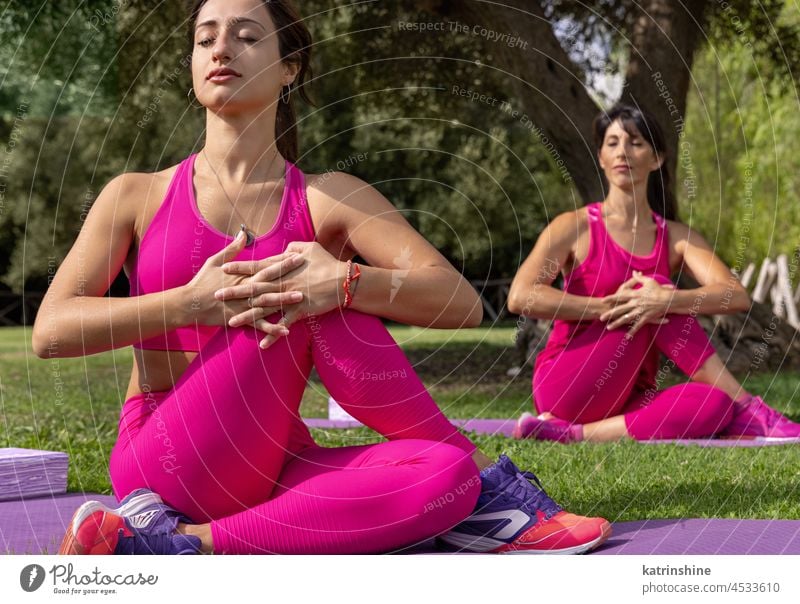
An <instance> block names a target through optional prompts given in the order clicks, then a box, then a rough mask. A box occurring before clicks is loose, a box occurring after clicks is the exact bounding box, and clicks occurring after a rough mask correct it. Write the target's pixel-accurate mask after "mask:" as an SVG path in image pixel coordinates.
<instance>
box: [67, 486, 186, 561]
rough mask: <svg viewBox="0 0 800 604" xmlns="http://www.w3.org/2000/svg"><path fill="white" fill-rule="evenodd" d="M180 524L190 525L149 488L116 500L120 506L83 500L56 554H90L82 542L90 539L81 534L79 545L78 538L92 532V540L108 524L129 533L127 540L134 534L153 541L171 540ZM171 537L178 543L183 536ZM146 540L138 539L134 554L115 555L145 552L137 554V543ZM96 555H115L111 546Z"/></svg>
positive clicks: (183, 539)
mask: <svg viewBox="0 0 800 604" xmlns="http://www.w3.org/2000/svg"><path fill="white" fill-rule="evenodd" d="M109 519H111V520H109ZM181 522H183V523H186V524H193V522H192V520H191V519H190V518H188V517H187V516H185V515H183V514H181V513H180V512H177V511H176V510H174V509H172V508H171V507H169V506H168V505H167V504H165V503H164V502H163V501H162V499H161V497H160V496H159V495H158V494H157V493H154V492H153V491H151V490H149V489H136V490H135V491H132V492H131V493H129V494H128V495H127V496H126V497H125V498H124V499H123V500H122V501H120V506H119V507H118V508H109V507H108V506H106V505H104V504H103V503H100V502H99V501H87V502H85V503H84V504H83V505H81V506H80V507H79V508H78V509H77V510H76V512H75V514H74V515H73V517H72V521H71V522H70V525H69V527H68V528H67V533H66V535H65V536H64V540H63V542H62V544H61V549H60V550H59V553H67V554H79V553H92V552H91V551H90V550H92V549H95V547H94V545H92V546H88V545H87V543H86V540H87V539H90V538H91V536H90V537H86V536H85V535H84V536H83V537H81V539H82V540H83V543H80V542H78V539H79V535H81V534H82V533H87V532H89V533H92V531H94V536H95V537H96V533H97V532H98V531H100V530H104V529H103V527H104V526H108V525H109V523H111V524H114V523H116V525H117V528H118V529H120V530H122V529H123V528H124V529H125V530H126V531H128V532H131V535H126V536H129V537H130V536H132V535H133V534H134V533H135V534H137V535H140V534H144V535H149V536H151V537H153V538H155V536H156V535H167V536H169V537H170V538H171V537H172V536H173V534H174V533H175V531H176V530H177V527H178V524H179V523H181ZM87 526H88V527H92V526H93V527H94V528H92V529H91V530H89V529H87V528H86V527H87ZM175 536H176V538H178V540H179V541H181V542H185V541H186V539H185V536H184V535H175ZM107 538H108V539H111V536H110V534H107V533H106V534H104V537H103V539H104V540H106V539H107ZM148 538H149V537H141V538H139V539H138V541H137V542H136V543H137V544H139V545H136V547H134V548H133V549H135V550H137V551H124V552H116V553H147V552H141V551H138V549H141V548H140V544H141V543H142V542H145V541H146V540H147V539H148ZM193 539H194V538H193ZM115 543H116V541H115ZM122 543H128V544H130V543H131V542H130V541H123V542H122ZM95 545H99V547H100V549H101V550H102V549H108V547H107V546H103V545H102V544H95ZM184 545H185V543H184ZM115 547H116V546H115ZM131 547H133V546H130V545H128V546H123V549H125V548H128V549H130V548H131ZM164 547H166V546H165V545H164V544H161V545H157V544H154V545H153V548H155V549H158V548H162V549H163V548H164ZM97 553H115V552H114V548H113V547H112V548H111V551H99V552H97ZM156 553H157V552H156ZM165 553H169V552H165ZM188 553H195V552H188Z"/></svg>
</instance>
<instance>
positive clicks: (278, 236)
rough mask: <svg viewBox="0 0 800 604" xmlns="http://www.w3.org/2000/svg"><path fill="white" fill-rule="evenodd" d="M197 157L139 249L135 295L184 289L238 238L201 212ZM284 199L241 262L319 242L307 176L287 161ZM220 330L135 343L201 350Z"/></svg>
mask: <svg viewBox="0 0 800 604" xmlns="http://www.w3.org/2000/svg"><path fill="white" fill-rule="evenodd" d="M196 157H197V154H196V153H194V154H192V155H190V156H189V157H187V158H186V159H184V160H183V161H182V162H181V163H180V164H179V165H178V169H177V170H176V171H175V174H174V175H173V177H172V181H171V182H170V184H169V189H168V190H167V194H166V196H165V197H164V201H163V202H162V203H161V207H159V208H158V210H157V211H156V214H155V216H154V217H153V220H152V221H151V223H150V225H149V226H148V227H147V231H146V232H145V233H144V235H143V236H142V240H141V242H140V244H139V251H138V254H137V259H136V264H135V265H134V267H133V270H132V272H131V275H130V295H131V296H141V295H144V294H150V293H153V292H159V291H164V290H167V289H171V288H174V287H179V286H181V285H185V284H186V283H188V282H189V281H191V280H192V278H193V277H194V276H195V275H196V274H197V272H198V271H199V270H200V268H201V267H202V266H203V263H204V262H205V261H206V259H208V257H209V256H211V255H213V254H215V253H217V252H218V251H219V250H221V249H222V248H224V247H225V246H227V245H228V244H229V243H230V242H231V241H233V237H231V236H230V235H227V234H226V233H223V232H221V231H219V230H217V229H216V228H214V227H213V226H212V225H211V224H210V223H209V222H207V221H206V220H205V218H203V216H202V215H201V214H200V211H199V210H198V208H197V202H196V199H195V194H194V186H193V184H192V175H193V173H194V161H195V158H196ZM285 174H286V177H285V183H284V191H283V198H282V199H281V202H280V208H279V209H278V216H277V218H276V220H275V224H274V225H273V226H272V228H271V229H270V230H269V231H268V232H267V233H265V234H264V235H262V236H260V237H257V238H256V240H255V241H254V242H253V243H252V244H251V245H250V246H249V247H246V248H244V249H243V250H242V251H241V252H240V253H239V255H238V256H237V257H236V259H237V260H256V259H261V258H267V257H269V256H274V255H276V254H280V253H282V252H283V251H284V250H285V249H286V246H287V245H289V243H291V242H292V241H314V239H315V232H314V226H313V224H312V222H311V216H310V214H309V211H308V201H307V199H306V185H305V175H304V174H303V172H302V171H301V170H300V169H299V168H298V167H297V166H296V165H294V164H293V163H292V162H290V161H288V160H287V161H286V172H285ZM219 327H220V326H215V325H197V324H195V325H189V326H185V327H179V328H177V329H173V330H172V331H168V332H166V333H164V334H162V335H158V336H155V337H152V338H147V339H145V340H142V341H140V342H136V343H135V344H133V347H134V348H141V349H147V350H184V351H194V352H197V351H199V350H200V349H201V348H202V347H203V346H204V345H205V344H206V342H207V341H208V340H209V339H210V338H211V336H213V335H214V333H215V332H216V331H217V330H218V329H219Z"/></svg>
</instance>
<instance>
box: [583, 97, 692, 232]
mask: <svg viewBox="0 0 800 604" xmlns="http://www.w3.org/2000/svg"><path fill="white" fill-rule="evenodd" d="M616 120H620V122H622V127H623V128H624V129H625V132H627V133H628V134H630V135H634V134H638V135H640V136H641V137H642V138H644V139H645V140H646V141H647V142H648V143H650V146H651V147H653V149H654V150H655V151H656V153H658V155H659V156H660V157H661V158H662V159H663V160H664V161H663V163H662V164H661V168H660V169H659V170H653V171H652V172H651V173H650V176H649V177H648V179H647V203H648V204H649V205H650V208H651V209H652V210H653V211H654V212H657V213H659V214H661V216H663V217H664V218H666V219H668V220H678V204H677V202H676V201H675V196H674V195H673V194H672V175H671V174H670V172H669V161H668V160H669V154H668V152H667V144H666V142H665V139H664V132H663V130H662V129H661V126H660V125H659V124H658V122H657V121H656V118H655V117H653V115H652V114H651V113H649V112H648V111H647V110H646V109H644V108H643V107H641V106H640V107H634V106H633V105H628V104H626V103H617V104H616V105H614V106H613V107H612V108H611V109H609V110H608V112H605V111H604V112H602V113H600V114H598V115H597V117H595V118H594V123H593V130H594V144H595V147H596V148H597V152H598V153H599V152H600V148H601V147H602V146H603V141H604V140H605V136H606V130H608V127H609V126H610V125H611V124H613V123H614V122H615V121H616ZM634 128H635V130H634ZM637 130H638V133H637V132H636V131H637Z"/></svg>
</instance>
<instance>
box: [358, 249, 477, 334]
mask: <svg viewBox="0 0 800 604" xmlns="http://www.w3.org/2000/svg"><path fill="white" fill-rule="evenodd" d="M359 267H360V269H361V277H360V278H359V279H358V282H357V284H356V290H355V293H354V295H353V303H352V305H351V308H353V309H354V310H358V311H360V312H364V313H368V314H373V315H377V316H380V317H384V318H386V319H391V320H392V321H397V322H399V323H406V324H408V325H418V326H421V327H434V328H443V329H444V328H458V327H475V326H477V325H479V324H480V322H481V319H482V317H483V307H482V305H481V301H480V298H479V297H478V294H477V292H476V291H475V290H474V289H473V288H472V286H471V285H470V284H469V283H468V282H467V281H466V280H465V279H464V278H463V277H461V275H459V274H458V273H456V272H455V271H453V270H451V269H447V268H443V267H438V266H430V267H422V268H416V269H411V270H398V269H385V268H377V267H373V266H365V265H363V264H359Z"/></svg>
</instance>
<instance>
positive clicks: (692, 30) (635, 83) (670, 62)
mask: <svg viewBox="0 0 800 604" xmlns="http://www.w3.org/2000/svg"><path fill="white" fill-rule="evenodd" d="M684 4H686V7H684ZM708 4H709V3H708V2H705V1H703V0H700V1H694V2H687V3H682V2H680V0H647V1H645V2H643V3H642V5H641V6H642V10H641V11H640V14H638V15H637V17H636V19H635V21H634V26H633V33H632V35H631V43H632V48H631V49H630V53H629V58H628V69H627V72H626V74H625V84H624V86H623V89H622V95H621V98H620V100H622V101H625V102H628V103H632V104H634V105H642V106H644V107H646V108H647V109H648V110H649V111H650V112H651V113H652V114H653V115H654V116H655V117H656V119H657V120H658V122H659V124H661V127H662V129H663V130H664V136H665V137H666V139H667V149H668V151H669V162H668V166H669V168H670V174H672V175H673V176H674V175H675V173H676V167H677V161H678V141H679V138H680V134H681V132H682V131H683V126H684V116H685V115H686V97H687V95H688V93H689V82H690V81H691V76H692V64H693V62H694V56H695V51H696V50H697V47H698V45H699V43H700V42H701V40H702V38H701V35H702V30H703V27H704V26H705V23H706V18H707V13H708V10H707V9H708Z"/></svg>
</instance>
